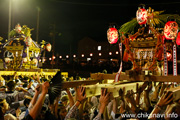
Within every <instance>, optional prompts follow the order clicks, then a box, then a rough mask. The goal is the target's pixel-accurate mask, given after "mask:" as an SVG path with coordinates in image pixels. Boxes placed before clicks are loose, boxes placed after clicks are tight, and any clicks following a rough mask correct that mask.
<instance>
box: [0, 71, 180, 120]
mask: <svg viewBox="0 0 180 120" xmlns="http://www.w3.org/2000/svg"><path fill="white" fill-rule="evenodd" d="M49 79H51V77H48V78H46V79H44V78H43V77H42V76H41V75H38V74H37V75H34V76H28V77H27V76H22V75H21V76H19V75H16V74H15V75H14V76H12V77H7V76H0V120H126V119H138V120H147V119H152V120H154V119H165V120H172V119H179V115H180V101H179V99H176V100H174V95H173V93H172V92H168V89H171V88H175V87H177V88H178V86H179V84H178V83H170V84H167V83H163V82H144V83H143V84H142V85H141V86H140V85H139V84H136V91H133V90H126V88H125V87H124V88H122V89H120V90H119V96H118V97H114V96H113V93H110V92H108V90H107V89H102V90H101V95H98V96H92V97H86V92H85V87H83V86H77V87H75V88H67V89H62V90H61V92H60V93H59V95H58V96H56V98H55V100H54V101H53V103H51V102H50V100H49V99H50V98H49V95H48V88H49V86H50V83H49V82H50V80H49ZM177 90H178V89H177Z"/></svg>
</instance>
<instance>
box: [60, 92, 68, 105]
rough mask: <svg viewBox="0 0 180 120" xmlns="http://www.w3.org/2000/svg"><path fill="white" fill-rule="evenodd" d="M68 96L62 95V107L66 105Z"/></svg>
mask: <svg viewBox="0 0 180 120" xmlns="http://www.w3.org/2000/svg"><path fill="white" fill-rule="evenodd" d="M68 100H69V99H68V96H67V95H64V96H62V97H61V102H62V104H63V105H64V106H66V105H67V104H68Z"/></svg>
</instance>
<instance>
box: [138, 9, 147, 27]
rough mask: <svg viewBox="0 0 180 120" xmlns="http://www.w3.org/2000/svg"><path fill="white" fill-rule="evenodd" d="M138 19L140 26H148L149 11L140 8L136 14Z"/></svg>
mask: <svg viewBox="0 0 180 120" xmlns="http://www.w3.org/2000/svg"><path fill="white" fill-rule="evenodd" d="M136 19H137V22H138V23H139V24H140V25H143V24H146V22H147V11H146V9H144V8H139V9H138V10H137V12H136Z"/></svg>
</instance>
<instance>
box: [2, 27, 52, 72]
mask: <svg viewBox="0 0 180 120" xmlns="http://www.w3.org/2000/svg"><path fill="white" fill-rule="evenodd" d="M31 30H33V29H30V28H29V27H27V26H26V25H24V26H23V27H21V26H20V25H19V24H17V25H16V27H15V29H13V30H12V31H11V32H10V39H9V40H6V41H5V43H2V44H1V55H2V61H3V65H4V68H5V69H7V70H20V69H36V68H38V64H39V62H40V57H41V53H42V51H44V50H46V49H48V50H47V51H50V50H51V45H50V44H49V43H48V44H47V45H48V46H47V48H46V46H45V44H46V42H45V41H43V42H42V43H41V44H42V45H41V46H40V45H39V44H37V43H36V42H35V41H34V40H32V38H31Z"/></svg>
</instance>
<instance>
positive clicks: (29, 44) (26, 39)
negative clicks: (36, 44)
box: [25, 37, 32, 47]
mask: <svg viewBox="0 0 180 120" xmlns="http://www.w3.org/2000/svg"><path fill="white" fill-rule="evenodd" d="M25 43H26V46H28V47H29V46H31V45H32V38H31V37H26V38H25Z"/></svg>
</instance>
